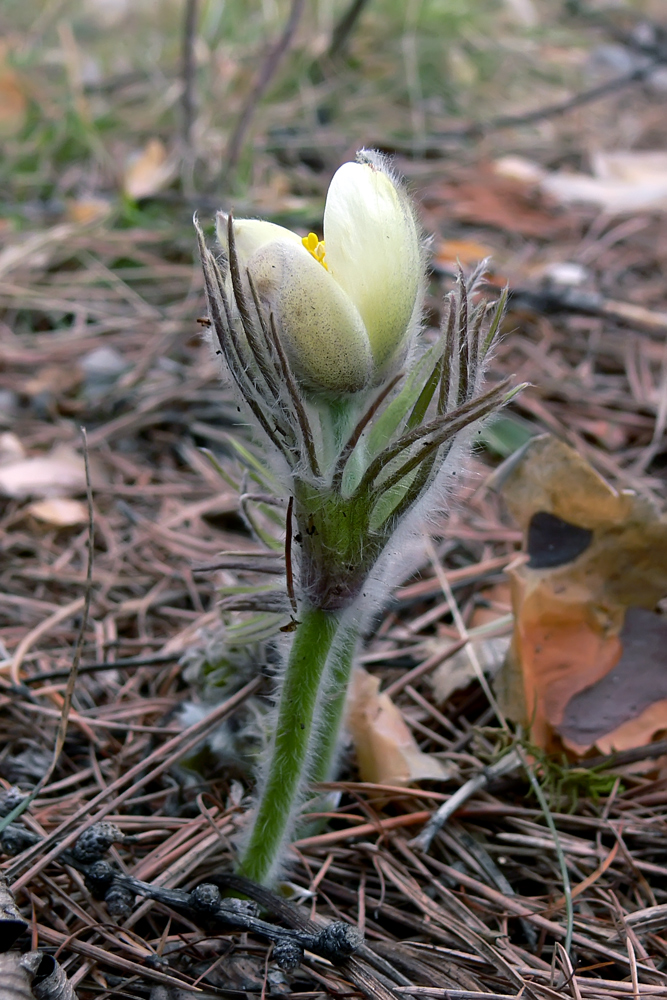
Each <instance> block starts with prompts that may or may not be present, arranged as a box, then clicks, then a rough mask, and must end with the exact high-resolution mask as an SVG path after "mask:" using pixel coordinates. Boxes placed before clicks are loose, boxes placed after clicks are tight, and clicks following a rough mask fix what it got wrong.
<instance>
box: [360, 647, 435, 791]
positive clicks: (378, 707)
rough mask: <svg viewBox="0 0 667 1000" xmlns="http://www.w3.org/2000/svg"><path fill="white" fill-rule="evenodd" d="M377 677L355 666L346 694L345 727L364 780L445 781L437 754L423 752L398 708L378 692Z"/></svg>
mask: <svg viewBox="0 0 667 1000" xmlns="http://www.w3.org/2000/svg"><path fill="white" fill-rule="evenodd" d="M379 687H380V680H379V678H377V677H373V676H372V675H371V674H369V673H367V672H366V671H365V670H363V669H362V668H360V667H358V668H357V669H356V670H355V671H354V674H353V677H352V685H351V689H350V694H349V697H348V706H347V728H348V730H349V732H350V735H351V736H352V740H353V742H354V747H355V750H356V753H357V761H358V764H359V773H360V775H361V778H362V780H363V781H372V782H376V783H378V784H381V785H410V784H412V783H413V782H415V781H423V780H431V781H434V780H435V781H437V780H440V781H442V780H444V779H445V778H447V777H448V776H449V769H448V768H447V767H446V765H445V764H443V763H442V761H440V760H438V758H437V757H433V756H432V755H431V754H426V753H422V751H421V750H420V749H419V747H418V746H417V743H416V742H415V739H414V737H413V736H412V733H411V732H410V730H409V729H408V726H407V725H406V723H405V721H404V720H403V717H402V715H401V713H400V712H399V710H398V708H396V706H395V705H394V703H393V702H392V700H391V698H389V696H388V695H386V694H380V693H379Z"/></svg>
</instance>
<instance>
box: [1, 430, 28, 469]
mask: <svg viewBox="0 0 667 1000" xmlns="http://www.w3.org/2000/svg"><path fill="white" fill-rule="evenodd" d="M21 458H25V450H24V448H23V445H22V444H21V442H20V441H19V439H18V438H17V436H16V434H14V433H12V431H4V432H3V433H2V434H0V465H10V464H11V463H12V462H17V461H18V460H19V459H21Z"/></svg>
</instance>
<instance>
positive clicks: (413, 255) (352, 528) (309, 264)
mask: <svg viewBox="0 0 667 1000" xmlns="http://www.w3.org/2000/svg"><path fill="white" fill-rule="evenodd" d="M218 235H219V241H220V243H221V245H222V250H223V254H222V257H221V258H220V257H216V256H215V255H214V254H213V253H212V252H211V251H210V250H209V249H208V247H207V246H206V242H205V240H204V237H203V234H202V232H201V230H200V229H199V228H198V236H199V246H200V251H201V257H202V265H203V269H204V280H205V286H206V295H207V300H208V307H209V316H210V320H211V327H212V333H213V342H214V346H215V347H216V350H217V353H218V354H221V355H222V356H223V358H224V360H225V363H226V366H227V369H228V372H229V375H230V376H231V381H232V384H233V385H234V386H235V388H236V390H237V398H238V400H239V404H240V406H239V408H240V409H241V410H242V411H243V412H245V413H246V414H247V415H248V417H250V418H251V421H252V424H253V426H254V430H255V436H256V439H257V440H258V442H260V443H261V444H263V446H264V450H263V455H262V458H263V461H264V462H265V464H266V466H267V467H268V468H269V469H270V470H271V472H270V475H267V476H266V477H265V478H264V479H263V480H262V479H261V476H260V479H259V480H258V475H259V473H258V469H259V465H258V462H257V460H256V459H253V460H252V468H251V469H250V474H251V475H252V477H253V478H254V480H255V481H256V482H258V481H259V482H261V483H263V485H264V487H265V488H266V489H267V490H268V489H269V488H273V489H277V490H278V491H280V490H282V494H283V495H282V497H281V502H282V503H283V504H284V508H283V509H285V511H286V519H285V567H286V590H287V594H288V596H289V600H290V603H291V606H292V611H293V621H292V622H291V623H290V624H289V625H287V626H286V628H287V632H286V634H288V635H289V636H290V640H289V641H290V647H289V651H288V653H287V656H286V664H285V669H284V671H283V672H282V673H281V675H280V681H279V682H278V689H277V694H276V703H277V704H276V712H275V718H274V722H273V725H272V727H271V736H270V741H269V747H268V752H267V755H266V760H265V765H264V768H263V770H262V773H261V774H260V775H259V778H258V789H259V794H258V805H257V810H256V812H255V819H254V825H253V827H252V829H251V831H250V833H249V836H248V840H247V843H246V846H245V849H244V851H243V853H242V857H241V861H240V869H241V871H242V872H243V873H244V874H245V875H247V876H249V877H251V878H253V879H255V880H256V881H259V882H271V881H273V880H274V879H275V877H276V875H277V873H278V872H279V870H280V865H281V859H282V854H283V848H284V847H285V846H286V843H287V841H288V840H289V837H290V836H291V835H292V832H293V830H294V829H295V826H296V824H297V822H298V818H299V812H300V809H301V806H302V804H303V802H304V799H305V797H306V793H307V790H308V787H309V785H310V784H311V783H313V782H318V781H323V780H327V779H329V778H331V777H332V772H333V770H334V768H335V764H336V752H337V751H336V748H337V740H338V733H339V730H340V727H341V723H342V718H343V709H344V704H345V695H346V690H347V686H348V681H349V677H350V673H351V668H352V662H353V658H354V653H355V648H356V643H357V638H358V635H359V633H360V630H361V629H362V627H368V626H369V624H370V622H371V620H372V616H373V614H374V612H375V611H376V610H377V608H378V607H379V606H381V604H382V602H383V601H384V600H385V599H386V597H387V595H388V593H389V592H390V589H391V586H392V583H393V582H395V580H396V579H397V578H399V577H400V576H405V575H407V574H408V573H409V571H410V568H411V565H412V564H411V563H410V555H409V553H410V547H411V545H412V543H413V542H414V541H415V539H416V538H418V536H419V533H420V531H422V530H423V529H424V524H425V521H426V519H427V518H428V516H429V515H432V514H433V513H434V512H437V511H439V510H441V509H442V507H443V505H444V503H445V500H446V497H447V494H448V490H449V487H450V484H451V483H452V482H455V481H456V480H454V479H452V478H450V477H451V476H452V474H453V473H455V472H456V471H457V470H458V468H459V466H460V463H461V457H462V453H463V451H464V450H465V446H466V443H467V442H468V441H469V440H470V437H471V434H472V427H473V426H474V425H475V423H476V422H477V421H479V420H480V419H482V418H484V417H485V416H486V415H488V414H489V413H491V412H492V411H493V410H494V409H496V408H497V407H499V406H501V405H502V404H503V402H505V400H506V399H507V398H508V392H507V389H508V385H507V383H501V384H497V385H495V386H493V387H492V388H490V389H489V390H487V391H486V392H484V391H483V390H482V381H483V372H484V365H485V360H486V357H487V355H488V352H489V349H490V347H491V345H492V343H493V341H494V338H495V335H496V333H497V330H498V327H499V323H500V318H501V315H502V309H503V300H501V302H500V303H499V304H498V306H497V307H496V308H493V307H491V306H488V307H487V306H486V304H485V303H484V301H483V300H481V301H480V300H476V299H475V298H474V297H471V293H472V292H474V291H475V290H476V287H477V285H478V282H479V279H480V276H481V269H480V270H478V271H477V272H476V274H475V275H473V276H472V278H471V279H470V280H469V281H466V280H465V279H464V277H463V275H460V276H459V281H458V284H457V288H456V290H455V291H454V292H453V293H451V294H450V296H449V297H448V298H449V301H448V306H447V309H446V311H445V319H444V321H443V327H442V331H441V335H440V338H439V339H437V340H436V341H435V343H432V344H431V345H430V346H424V347H422V348H421V350H420V348H419V345H418V344H417V343H416V340H417V337H416V335H417V333H418V327H419V320H420V312H421V302H422V292H423V286H424V267H423V260H422V251H421V247H420V239H419V228H418V226H417V223H416V221H415V216H414V214H413V209H412V206H411V204H410V201H409V199H408V198H407V195H406V194H405V192H404V190H403V188H402V187H401V185H400V183H399V182H398V181H397V180H396V179H395V178H394V177H393V175H392V174H391V172H390V171H389V170H388V169H387V167H386V164H385V161H384V160H383V159H382V157H380V156H379V155H378V154H375V153H369V152H366V151H362V152H361V153H360V154H359V156H358V159H357V161H356V162H355V163H346V164H344V165H343V166H342V167H341V168H340V169H339V170H338V171H337V173H336V174H335V175H334V178H333V180H332V182H331V186H330V188H329V192H328V195H327V200H326V206H325V210H324V239H323V240H319V238H318V237H317V236H316V235H315V234H313V233H310V234H308V236H306V237H303V238H302V237H300V236H298V235H297V234H296V233H293V232H290V230H288V229H284V228H282V227H281V226H276V225H273V224H271V223H268V222H262V221H259V220H253V219H239V220H235V219H233V218H232V217H231V216H226V215H222V214H221V215H220V216H219V217H218ZM401 368H403V369H404V370H401ZM246 454H247V451H246ZM268 484H270V486H269V485H268ZM245 502H247V497H246V499H245ZM273 513H274V516H275V508H274V509H273ZM249 524H250V526H251V527H252V526H253V525H252V522H251V521H250V519H249ZM257 533H258V534H259V529H258V532H257ZM276 597H277V599H278V600H280V599H281V598H283V597H284V594H279V595H273V598H274V599H275V598H276Z"/></svg>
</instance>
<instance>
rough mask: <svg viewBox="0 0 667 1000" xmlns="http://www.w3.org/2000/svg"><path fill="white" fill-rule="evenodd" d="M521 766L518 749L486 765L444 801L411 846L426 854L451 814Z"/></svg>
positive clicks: (411, 842)
mask: <svg viewBox="0 0 667 1000" xmlns="http://www.w3.org/2000/svg"><path fill="white" fill-rule="evenodd" d="M520 766H521V760H520V758H519V756H518V754H517V753H516V750H513V751H511V752H510V753H508V754H506V755H505V756H504V757H501V758H500V760H499V761H496V763H495V764H491V766H490V767H485V768H484V769H483V770H482V771H480V773H479V774H476V775H475V776H474V777H473V778H470V779H469V780H468V781H466V783H465V784H464V785H461V787H460V788H459V789H458V791H456V792H454V794H453V795H452V796H451V797H450V798H449V799H448V800H447V801H446V802H443V804H442V805H441V806H440V808H439V809H437V810H436V811H435V812H434V813H433V815H432V816H431V817H430V819H429V821H428V823H427V824H426V826H425V827H424V829H423V830H422V832H421V833H420V834H419V835H418V836H417V837H414V839H413V840H411V841H410V843H409V846H410V847H412V848H413V850H416V851H423V852H424V854H426V853H427V852H428V850H429V848H430V846H431V843H432V842H433V838H434V837H435V835H436V833H438V831H439V830H440V829H441V828H442V827H443V826H444V825H445V823H446V822H447V820H448V819H449V818H450V816H453V815H454V813H455V812H456V811H457V810H458V809H460V808H461V806H462V805H463V804H464V803H465V802H467V801H468V799H469V798H470V797H471V796H472V795H474V794H475V792H479V791H480V790H481V789H482V788H486V787H487V785H488V784H489V783H490V782H491V781H493V780H495V779H496V778H502V777H504V776H505V775H506V774H511V773H512V771H516V769H517V768H518V767H520Z"/></svg>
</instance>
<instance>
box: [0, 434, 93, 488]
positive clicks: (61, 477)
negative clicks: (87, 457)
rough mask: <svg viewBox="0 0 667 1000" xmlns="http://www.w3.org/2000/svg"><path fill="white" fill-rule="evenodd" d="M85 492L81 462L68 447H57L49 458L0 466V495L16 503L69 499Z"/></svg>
mask: <svg viewBox="0 0 667 1000" xmlns="http://www.w3.org/2000/svg"><path fill="white" fill-rule="evenodd" d="M85 488H86V474H85V467H84V462H83V458H82V457H81V456H80V455H78V454H77V453H76V452H75V451H74V449H73V448H72V447H71V446H70V445H57V446H56V447H55V448H54V449H53V451H51V452H50V454H48V455H37V456H35V457H33V458H18V459H16V460H15V461H13V462H8V463H7V464H5V465H2V466H0V494H2V495H4V496H8V497H13V498H14V499H15V500H24V499H26V498H28V497H44V498H46V497H58V496H71V495H72V494H76V493H83V492H85Z"/></svg>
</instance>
